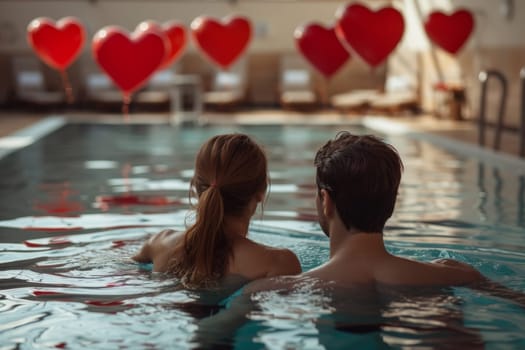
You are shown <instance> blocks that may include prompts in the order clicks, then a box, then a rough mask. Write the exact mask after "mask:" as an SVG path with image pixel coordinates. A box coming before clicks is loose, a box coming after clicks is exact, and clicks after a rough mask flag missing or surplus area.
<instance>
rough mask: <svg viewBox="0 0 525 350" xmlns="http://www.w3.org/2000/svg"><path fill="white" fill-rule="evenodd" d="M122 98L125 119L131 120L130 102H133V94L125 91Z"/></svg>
mask: <svg viewBox="0 0 525 350" xmlns="http://www.w3.org/2000/svg"><path fill="white" fill-rule="evenodd" d="M122 100H123V102H122V114H123V115H124V121H125V122H129V104H130V103H131V96H130V95H129V94H127V93H124V95H123V98H122Z"/></svg>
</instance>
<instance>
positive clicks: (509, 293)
mask: <svg viewBox="0 0 525 350" xmlns="http://www.w3.org/2000/svg"><path fill="white" fill-rule="evenodd" d="M434 262H435V263H438V264H444V265H447V266H453V267H457V268H459V269H462V271H466V272H468V273H470V274H472V276H477V278H475V279H474V280H473V281H472V282H471V283H469V284H468V285H467V286H468V287H470V288H472V289H474V290H477V291H480V292H482V293H485V294H487V295H490V296H495V297H498V298H502V299H506V300H509V301H512V302H514V303H516V304H518V305H520V306H521V307H523V308H525V293H523V292H520V291H517V290H513V289H510V288H508V287H506V286H504V285H503V284H501V283H498V282H495V281H492V280H491V279H489V278H487V277H485V276H484V275H483V274H482V273H480V272H479V271H478V270H476V269H475V268H473V267H472V266H470V265H468V264H465V263H463V262H459V261H456V260H451V259H440V260H436V261H434Z"/></svg>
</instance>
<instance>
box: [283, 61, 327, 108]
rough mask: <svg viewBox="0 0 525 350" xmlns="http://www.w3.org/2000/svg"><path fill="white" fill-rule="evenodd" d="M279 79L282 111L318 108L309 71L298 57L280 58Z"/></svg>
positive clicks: (316, 94) (317, 100) (317, 97)
mask: <svg viewBox="0 0 525 350" xmlns="http://www.w3.org/2000/svg"><path fill="white" fill-rule="evenodd" d="M279 79H280V80H279V102H280V104H281V106H282V107H283V108H284V109H292V110H311V109H315V108H317V107H319V96H318V93H317V92H316V89H315V87H314V81H313V77H312V73H311V70H310V68H309V67H308V66H307V65H306V62H304V60H302V59H301V58H300V57H298V56H297V55H284V56H282V57H281V67H280V78H279Z"/></svg>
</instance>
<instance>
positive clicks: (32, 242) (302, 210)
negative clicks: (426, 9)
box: [0, 123, 525, 349]
mask: <svg viewBox="0 0 525 350" xmlns="http://www.w3.org/2000/svg"><path fill="white" fill-rule="evenodd" d="M343 129H345V130H350V131H353V132H355V133H370V132H373V131H371V130H369V129H366V128H364V127H363V126H362V125H358V124H349V125H332V126H315V127H314V126H298V125H268V126H205V127H199V128H197V127H186V128H176V127H169V126H166V125H155V124H137V125H133V124H127V125H122V124H118V125H112V124H82V123H77V124H67V125H65V126H63V127H61V128H59V129H57V130H55V131H53V132H51V133H50V134H49V135H47V136H45V137H44V138H42V139H40V140H38V141H36V142H35V143H32V144H29V145H28V146H27V147H25V148H22V149H20V150H18V151H16V152H13V153H11V154H8V155H6V156H5V157H4V158H2V159H0V198H1V199H0V208H1V210H0V242H1V243H0V249H1V251H2V254H1V255H0V285H1V292H0V347H1V348H6V349H11V348H13V349H14V348H21V349H33V348H72V349H75V348H89V349H108V348H191V347H199V346H200V345H202V344H204V343H206V342H207V341H208V340H210V339H211V340H210V341H211V345H213V346H215V347H219V346H222V347H226V348H228V347H234V348H239V349H241V348H242V349H245V348H254V349H260V348H270V349H282V348H293V349H296V348H301V349H303V348H305V349H320V348H343V349H346V348H350V347H355V348H359V349H367V348H368V349H373V348H404V347H406V348H410V347H418V346H419V347H424V346H426V347H428V348H432V347H435V348H443V347H445V345H450V346H452V347H453V348H457V347H458V346H459V345H462V346H464V345H465V344H467V345H470V346H471V347H476V346H479V345H480V344H482V343H484V345H485V346H486V348H489V349H490V348H494V349H496V348H503V347H505V348H509V347H510V348H523V347H524V346H525V336H524V334H525V332H524V331H525V326H524V325H525V311H524V310H523V309H521V308H520V307H519V306H517V305H515V304H513V303H511V302H508V301H505V300H502V299H498V298H495V297H489V296H485V295H482V294H480V293H478V292H473V291H471V290H469V289H465V288H454V289H451V290H447V291H443V293H441V294H435V293H431V294H426V295H425V294H424V293H423V296H422V295H421V294H418V295H417V296H411V295H410V293H407V294H403V295H401V296H400V297H399V298H395V300H391V301H389V302H388V303H384V302H382V304H381V309H380V315H376V316H377V317H378V319H380V320H381V322H377V321H375V323H374V322H372V323H370V324H375V325H376V327H368V328H366V327H364V328H363V327H361V328H359V327H355V325H354V326H352V322H353V321H352V320H353V319H355V318H359V317H362V314H361V313H360V311H359V310H361V308H362V307H363V305H368V304H367V303H371V305H369V306H370V307H371V308H374V307H375V304H374V303H375V302H376V301H369V300H366V293H365V295H363V293H355V292H353V291H345V293H346V294H345V295H343V296H342V295H337V293H335V292H334V293H331V292H327V291H325V290H319V289H318V288H315V287H313V286H311V285H308V283H305V285H304V286H302V287H301V288H298V289H297V290H296V291H294V292H293V293H291V294H289V295H281V294H279V293H265V294H262V295H259V296H257V298H258V302H259V304H260V309H259V310H258V311H256V312H251V313H250V314H249V315H248V320H247V322H244V323H243V324H241V325H239V326H238V327H236V328H235V329H233V330H232V331H231V332H229V331H228V330H229V327H231V324H229V323H223V324H220V323H219V324H218V325H215V328H210V327H205V326H203V325H202V322H201V320H203V319H205V318H206V316H209V315H213V314H216V312H217V311H218V310H219V309H221V308H223V304H224V303H222V304H220V305H217V303H216V302H215V301H214V302H210V300H216V299H217V298H214V295H213V292H210V294H211V295H207V296H202V295H196V293H195V292H189V291H184V290H181V289H179V288H177V283H176V281H173V280H171V279H169V278H166V277H163V276H158V275H154V274H151V272H150V271H149V269H148V266H142V265H137V264H136V263H134V262H132V261H131V260H130V259H129V257H130V256H131V255H132V254H133V253H134V252H135V251H136V249H138V247H140V245H141V243H142V241H143V240H144V238H145V237H146V236H147V235H148V234H151V233H155V232H158V231H159V230H160V229H161V228H164V227H170V228H183V227H184V223H185V220H187V215H186V214H187V209H188V199H187V191H188V186H189V179H190V178H191V175H192V167H193V160H194V156H195V153H196V150H197V149H198V147H199V146H200V145H201V144H202V142H203V141H204V140H206V139H208V138H209V137H210V136H212V135H215V134H217V133H226V132H234V131H238V132H245V133H248V134H250V135H252V136H253V137H254V138H255V139H256V140H258V141H259V142H260V143H261V144H263V145H265V148H266V150H267V153H268V156H269V165H270V172H271V179H272V183H271V187H270V195H269V197H268V200H267V202H266V204H265V208H264V213H262V214H261V213H258V214H257V215H256V220H255V221H254V223H253V225H252V226H251V230H250V235H251V236H252V238H253V239H255V240H257V241H261V242H264V243H267V244H272V245H275V246H281V247H287V248H290V249H292V250H293V251H294V252H296V254H297V255H298V256H299V258H300V260H301V264H302V267H303V270H308V269H311V268H313V267H315V266H317V265H319V264H320V263H321V262H323V261H325V260H326V259H327V257H328V242H327V239H326V238H325V237H324V235H323V234H322V233H321V230H320V228H319V226H318V225H317V223H316V222H315V209H314V207H313V205H314V196H315V189H314V187H313V183H314V169H313V166H312V160H313V156H314V154H315V151H316V150H317V148H318V147H319V146H320V145H321V144H323V143H324V142H325V141H326V140H327V139H329V138H332V137H333V136H334V135H335V134H336V132H337V131H338V130H343ZM374 133H377V132H374ZM384 137H385V138H386V139H387V140H388V141H389V142H391V143H392V144H394V145H395V146H396V148H398V150H399V151H400V153H401V155H402V158H403V160H404V163H405V173H404V177H403V180H402V186H401V189H400V195H399V199H398V203H397V208H396V212H395V215H394V217H393V218H392V219H391V220H389V222H388V223H387V228H386V231H385V240H386V244H387V248H388V249H389V250H390V251H392V252H393V253H395V254H399V255H402V256H406V257H410V258H414V259H419V260H425V261H428V260H432V259H435V258H439V257H451V258H455V259H458V260H462V261H466V262H468V263H470V264H473V265H474V266H475V267H477V268H478V269H480V270H481V271H482V272H483V273H484V274H486V275H487V276H488V277H490V278H492V279H494V280H496V281H499V282H501V283H503V284H505V285H506V286H508V287H512V288H514V289H517V290H521V291H525V279H524V278H523V276H524V275H525V253H524V252H525V249H524V248H525V212H524V210H525V209H524V207H525V181H524V177H525V166H524V165H523V163H522V162H519V161H516V162H514V163H512V164H509V162H501V164H500V163H498V159H497V158H491V157H487V158H486V159H485V156H484V153H483V152H478V153H475V152H474V153H473V152H470V153H464V152H463V151H459V152H456V151H452V150H450V149H449V148H450V147H447V145H449V144H444V146H445V147H438V146H436V145H435V143H436V142H434V143H429V142H426V141H424V140H422V139H423V136H421V135H409V136H406V135H399V134H385V135H384ZM226 302H230V301H229V300H227V301H226ZM341 310H343V311H341ZM444 315H445V316H444ZM361 323H362V322H361ZM349 325H350V326H349ZM216 333H220V334H219V335H220V336H219V337H216V335H217V334H216ZM203 339H204V340H203ZM214 339H217V340H214ZM199 344H200V345H199ZM206 344H207V343H206ZM451 344H452V345H451ZM207 345H209V344H207Z"/></svg>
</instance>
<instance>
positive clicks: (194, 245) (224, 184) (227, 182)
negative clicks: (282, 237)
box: [170, 134, 268, 286]
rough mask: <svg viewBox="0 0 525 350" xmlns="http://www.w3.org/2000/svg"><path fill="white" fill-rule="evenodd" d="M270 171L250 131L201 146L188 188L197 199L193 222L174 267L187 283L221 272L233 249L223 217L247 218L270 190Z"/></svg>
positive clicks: (198, 283) (210, 278) (197, 282)
mask: <svg viewBox="0 0 525 350" xmlns="http://www.w3.org/2000/svg"><path fill="white" fill-rule="evenodd" d="M267 172H268V169H267V160H266V155H265V153H264V151H263V150H262V148H261V147H260V146H259V145H258V144H257V143H255V142H254V141H253V140H252V139H251V138H250V137H249V136H247V135H244V134H226V135H217V136H214V137H212V138H211V139H209V140H208V141H207V142H206V143H204V144H203V145H202V146H201V148H200V150H199V152H198V154H197V158H196V160H195V172H194V176H193V179H192V180H191V190H190V195H192V194H193V195H196V196H197V198H198V201H197V205H196V213H195V214H196V217H195V223H194V224H193V225H192V226H191V227H190V228H189V229H188V230H187V232H186V234H185V239H184V242H182V243H181V244H180V245H179V246H178V247H177V249H176V252H175V254H174V256H173V258H172V263H171V268H170V270H171V271H172V272H173V273H174V274H175V275H176V276H177V277H179V278H181V279H182V281H183V282H184V283H186V284H187V285H188V286H202V285H204V284H206V283H208V282H212V281H214V280H217V279H218V278H220V277H222V276H223V274H224V273H225V271H226V268H227V265H228V260H229V257H230V256H231V253H232V250H231V246H230V242H229V240H228V238H227V236H226V234H227V232H225V227H224V224H225V218H229V219H233V220H249V218H250V216H251V215H252V214H253V211H252V210H253V208H254V206H253V203H256V202H259V201H261V200H262V199H263V198H264V195H265V193H266V188H267V185H268V177H267Z"/></svg>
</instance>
